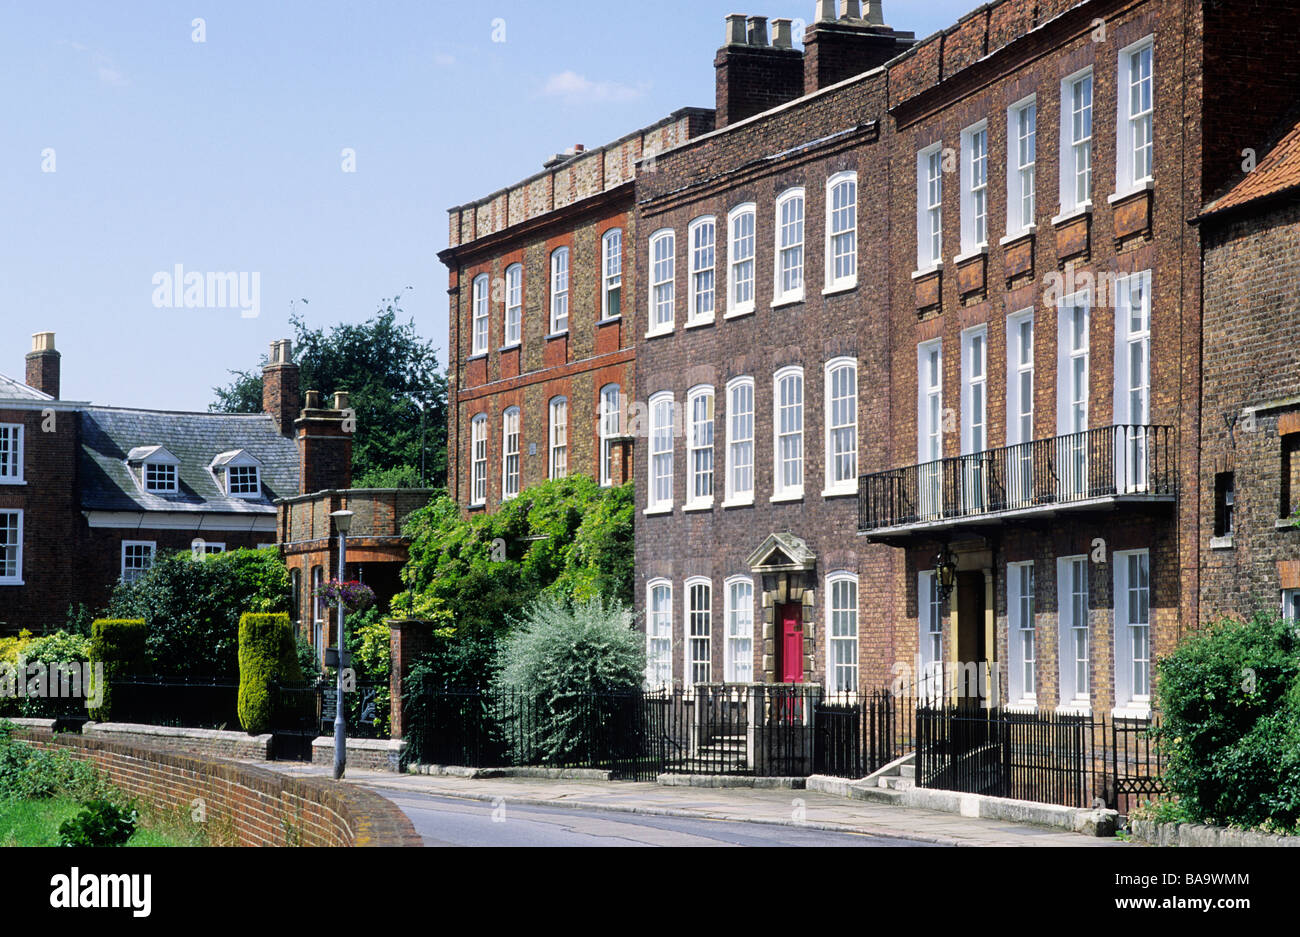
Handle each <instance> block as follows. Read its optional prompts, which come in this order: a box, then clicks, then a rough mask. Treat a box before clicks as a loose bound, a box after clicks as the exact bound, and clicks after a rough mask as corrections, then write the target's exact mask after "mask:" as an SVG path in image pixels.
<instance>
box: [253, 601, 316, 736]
mask: <svg viewBox="0 0 1300 937" xmlns="http://www.w3.org/2000/svg"><path fill="white" fill-rule="evenodd" d="M302 679H303V677H302V666H301V665H300V664H299V662H298V648H297V643H296V642H295V640H294V634H293V626H292V625H291V624H290V623H289V616H288V614H286V613H285V612H262V613H259V612H245V613H244V614H243V616H241V617H240V619H239V723H240V725H242V726H243V727H244V729H245V731H247V732H249V733H251V734H254V735H256V734H258V733H260V732H265V731H267V730H268V729H270V728H271V723H272V720H273V718H274V716H275V702H276V701H275V699H274V698H273V696H272V688H273V686H274V685H275V684H277V683H301V682H302Z"/></svg>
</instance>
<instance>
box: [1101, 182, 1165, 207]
mask: <svg viewBox="0 0 1300 937" xmlns="http://www.w3.org/2000/svg"><path fill="white" fill-rule="evenodd" d="M1155 187H1156V181H1155V180H1154V179H1152V178H1149V177H1148V178H1146V179H1143V180H1142V181H1141V182H1139V183H1136V184H1135V185H1133V186H1132V187H1130V188H1128V189H1125V190H1124V191H1123V192H1116V193H1115V194H1114V195H1107V196H1106V204H1108V205H1115V204H1117V203H1119V202H1122V201H1124V199H1126V198H1132V197H1133V196H1135V195H1137V194H1138V193H1139V192H1150V191H1151V190H1152V189H1154V188H1155Z"/></svg>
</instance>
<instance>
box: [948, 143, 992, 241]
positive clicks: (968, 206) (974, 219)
mask: <svg viewBox="0 0 1300 937" xmlns="http://www.w3.org/2000/svg"><path fill="white" fill-rule="evenodd" d="M977 141H978V142H980V143H981V144H982V147H983V148H982V149H977V148H976V146H975V144H976V142H977ZM981 226H982V228H983V230H982V231H981V230H980V229H981ZM988 244H989V122H988V121H987V120H981V121H979V122H978V123H974V124H971V125H970V126H969V127H967V128H966V129H965V130H963V131H962V132H961V253H960V254H958V255H957V257H956V258H954V262H960V261H962V260H965V259H966V258H968V257H973V256H974V255H976V254H978V253H979V252H980V251H982V250H984V249H985V248H987V247H988Z"/></svg>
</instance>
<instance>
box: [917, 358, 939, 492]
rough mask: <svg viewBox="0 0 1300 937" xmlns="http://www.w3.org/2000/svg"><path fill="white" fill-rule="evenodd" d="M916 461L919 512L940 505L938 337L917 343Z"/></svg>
mask: <svg viewBox="0 0 1300 937" xmlns="http://www.w3.org/2000/svg"><path fill="white" fill-rule="evenodd" d="M916 384H917V401H916V410H917V414H916V416H917V419H916V455H917V459H916V461H917V462H918V463H920V469H919V476H918V479H917V481H918V485H919V487H920V492H919V494H920V500H921V504H920V509H921V514H922V515H924V516H927V517H931V516H934V515H936V514H937V513H939V511H940V510H941V509H942V506H943V487H942V482H943V478H942V464H941V462H940V461H939V460H940V459H942V458H943V349H942V345H941V343H940V340H939V339H935V340H934V341H931V342H924V343H922V344H920V345H918V346H916Z"/></svg>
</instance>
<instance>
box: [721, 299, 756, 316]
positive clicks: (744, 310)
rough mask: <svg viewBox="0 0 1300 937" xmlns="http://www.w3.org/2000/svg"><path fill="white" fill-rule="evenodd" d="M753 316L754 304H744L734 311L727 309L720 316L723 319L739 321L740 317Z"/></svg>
mask: <svg viewBox="0 0 1300 937" xmlns="http://www.w3.org/2000/svg"><path fill="white" fill-rule="evenodd" d="M753 314H754V304H753V303H744V304H742V305H740V306H737V307H736V308H735V309H728V310H727V311H726V312H724V313H723V314H722V318H724V319H739V318H740V317H741V316H752V315H753Z"/></svg>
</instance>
